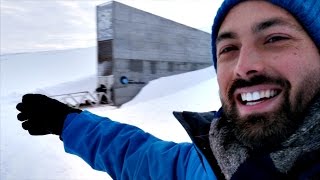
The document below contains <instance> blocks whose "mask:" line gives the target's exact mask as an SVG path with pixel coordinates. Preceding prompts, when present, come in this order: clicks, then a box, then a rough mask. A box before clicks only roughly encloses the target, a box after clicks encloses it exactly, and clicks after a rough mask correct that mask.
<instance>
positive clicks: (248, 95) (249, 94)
mask: <svg viewBox="0 0 320 180" xmlns="http://www.w3.org/2000/svg"><path fill="white" fill-rule="evenodd" d="M246 98H247V101H252V94H251V93H247V96H246Z"/></svg>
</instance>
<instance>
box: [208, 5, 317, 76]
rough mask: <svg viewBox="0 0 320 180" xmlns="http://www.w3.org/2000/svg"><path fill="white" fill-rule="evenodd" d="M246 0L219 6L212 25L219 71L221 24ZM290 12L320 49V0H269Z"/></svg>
mask: <svg viewBox="0 0 320 180" xmlns="http://www.w3.org/2000/svg"><path fill="white" fill-rule="evenodd" d="M243 1H245V0H225V1H224V2H223V3H222V5H221V7H220V8H219V10H218V12H217V15H216V17H215V19H214V23H213V26H212V34H211V40H212V42H211V43H212V55H213V64H214V68H215V69H216V71H217V56H216V38H217V35H218V32H219V29H220V26H221V24H222V22H223V20H224V18H225V17H226V15H227V14H228V12H229V11H230V9H231V8H233V7H234V6H235V5H237V4H238V3H240V2H243ZM267 1H268V2H270V3H272V4H274V5H276V6H279V7H281V8H283V9H285V10H287V11H288V12H290V13H291V14H292V15H293V16H294V17H295V18H296V19H297V20H298V22H299V23H300V24H301V25H302V26H303V27H304V29H305V30H306V32H307V33H308V34H309V36H310V37H311V39H312V40H313V41H314V43H315V44H316V46H317V47H318V49H320V32H319V31H320V0H267Z"/></svg>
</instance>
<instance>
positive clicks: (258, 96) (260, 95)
mask: <svg viewBox="0 0 320 180" xmlns="http://www.w3.org/2000/svg"><path fill="white" fill-rule="evenodd" d="M280 92H281V91H280V90H276V89H271V90H270V89H269V90H261V91H254V92H245V93H241V94H239V95H238V97H237V99H238V100H239V101H240V103H241V104H242V105H246V106H253V105H256V104H259V103H262V102H264V101H266V100H269V99H272V98H274V97H276V96H278V95H279V94H280Z"/></svg>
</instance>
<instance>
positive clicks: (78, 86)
mask: <svg viewBox="0 0 320 180" xmlns="http://www.w3.org/2000/svg"><path fill="white" fill-rule="evenodd" d="M95 53H96V52H95V48H85V49H76V50H65V51H52V52H50V51H48V52H41V53H29V54H13V55H5V56H2V57H1V61H0V62H1V74H0V75H1V76H0V77H1V91H0V92H1V112H0V115H1V126H0V127H1V129H0V130H1V134H0V135H1V146H0V148H1V149H0V152H1V154H0V155H1V156H0V159H1V164H0V170H1V176H0V179H1V180H8V179H10V180H11V179H19V180H26V179H28V180H29V179H30V180H31V179H32V180H48V179H50V180H70V179H76V180H80V179H81V180H82V179H85V180H86V179H108V175H106V173H103V172H97V171H95V170H92V169H91V168H90V167H89V166H88V165H87V164H86V163H84V162H83V161H82V160H81V159H80V158H78V157H76V156H73V155H70V154H66V153H65V152H64V149H63V144H62V142H61V141H60V140H59V138H57V137H56V136H53V135H49V136H40V137H33V136H30V135H28V133H27V132H25V131H23V130H22V128H21V123H20V122H18V121H17V120H16V115H17V111H16V110H15V105H16V103H18V102H19V101H20V98H21V96H22V95H23V94H24V93H27V92H38V93H44V94H47V95H53V94H61V93H66V92H77V91H83V90H89V91H92V90H93V89H94V88H95V86H96V77H95V74H96V72H95V71H96V64H95V63H96V61H95V59H96V57H95ZM219 106H220V100H219V98H218V87H217V83H216V79H215V73H214V69H213V68H206V69H203V70H198V71H194V72H190V73H185V74H180V75H175V76H170V77H163V78H160V79H157V80H154V81H151V82H150V83H149V84H148V85H147V86H146V87H145V88H143V89H142V91H141V92H140V93H139V94H138V95H137V96H136V97H135V98H134V99H133V100H132V101H130V102H128V103H126V104H124V105H123V106H121V107H120V108H115V107H109V106H103V107H97V108H88V109H87V110H89V111H91V112H93V113H96V114H98V115H101V116H105V117H110V118H111V119H113V120H117V121H121V122H126V123H130V124H133V125H137V126H139V127H140V128H142V129H143V130H145V131H148V132H150V133H151V134H153V135H155V136H157V137H159V138H162V139H164V140H169V141H175V142H186V141H187V142H190V139H189V137H188V135H187V133H186V132H185V131H184V129H183V128H182V127H181V126H180V124H179V123H178V122H177V120H175V118H174V117H173V115H172V111H183V110H187V111H210V110H216V109H218V108H219Z"/></svg>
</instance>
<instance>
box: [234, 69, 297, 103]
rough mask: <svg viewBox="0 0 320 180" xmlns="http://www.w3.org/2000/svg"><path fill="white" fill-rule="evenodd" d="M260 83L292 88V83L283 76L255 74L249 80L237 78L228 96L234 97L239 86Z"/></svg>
mask: <svg viewBox="0 0 320 180" xmlns="http://www.w3.org/2000/svg"><path fill="white" fill-rule="evenodd" d="M260 84H277V85H279V86H281V87H286V88H290V87H291V86H290V83H289V81H288V80H285V79H283V78H276V77H271V76H266V75H255V76H253V77H251V78H250V79H248V80H245V79H235V80H233V82H232V84H231V87H230V88H229V91H228V97H229V99H231V98H232V97H233V94H234V92H235V91H236V89H238V88H244V87H250V86H255V85H260Z"/></svg>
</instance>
